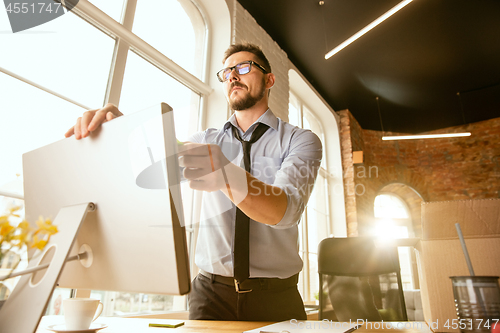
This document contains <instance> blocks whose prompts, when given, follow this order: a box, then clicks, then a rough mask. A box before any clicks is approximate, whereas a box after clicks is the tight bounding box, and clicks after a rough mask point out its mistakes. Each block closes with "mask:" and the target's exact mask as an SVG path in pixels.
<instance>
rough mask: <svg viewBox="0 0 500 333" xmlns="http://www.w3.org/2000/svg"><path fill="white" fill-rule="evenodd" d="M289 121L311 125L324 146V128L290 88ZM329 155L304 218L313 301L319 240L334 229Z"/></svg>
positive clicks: (305, 277)
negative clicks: (330, 197)
mask: <svg viewBox="0 0 500 333" xmlns="http://www.w3.org/2000/svg"><path fill="white" fill-rule="evenodd" d="M289 122H290V124H293V125H295V126H298V127H301V128H306V129H310V130H311V131H312V132H314V133H315V134H316V135H318V137H319V138H320V140H321V142H322V144H323V146H324V131H323V128H322V126H321V124H320V122H319V121H318V120H317V118H316V117H315V116H314V113H313V112H312V111H311V110H310V109H309V108H308V106H307V105H306V104H304V102H303V101H302V100H300V99H299V98H298V97H297V96H296V95H295V94H293V92H290V104H289ZM326 164H327V163H326V159H325V157H324V156H323V159H322V162H321V168H320V171H319V172H318V177H317V179H316V183H315V184H314V190H313V192H312V193H311V196H310V198H309V202H308V204H307V207H306V210H305V212H304V215H303V217H302V220H301V222H300V223H301V225H300V228H299V233H300V255H301V257H302V260H303V261H304V268H303V270H302V271H301V273H300V281H299V291H300V292H301V295H302V298H303V299H304V301H305V302H312V301H314V299H315V294H317V293H318V290H319V286H318V282H317V280H318V278H317V276H318V266H317V263H318V255H317V249H318V245H319V242H320V241H321V240H322V239H324V238H326V237H328V235H330V234H331V233H332V231H331V227H330V216H329V210H328V175H327V171H326Z"/></svg>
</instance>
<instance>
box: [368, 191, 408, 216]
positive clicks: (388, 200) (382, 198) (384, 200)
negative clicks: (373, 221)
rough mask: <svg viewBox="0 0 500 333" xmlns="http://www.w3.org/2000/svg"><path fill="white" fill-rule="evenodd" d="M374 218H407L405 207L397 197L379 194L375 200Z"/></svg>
mask: <svg viewBox="0 0 500 333" xmlns="http://www.w3.org/2000/svg"><path fill="white" fill-rule="evenodd" d="M374 209H375V212H374V213H375V217H377V218H408V217H409V214H408V210H407V208H406V205H405V204H404V203H403V201H401V199H399V198H398V197H396V196H394V195H390V194H380V195H378V196H377V197H376V198H375V206H374Z"/></svg>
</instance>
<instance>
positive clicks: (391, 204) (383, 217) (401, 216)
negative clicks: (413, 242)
mask: <svg viewBox="0 0 500 333" xmlns="http://www.w3.org/2000/svg"><path fill="white" fill-rule="evenodd" d="M374 216H375V228H374V230H373V234H374V235H375V236H376V237H379V238H386V239H390V238H409V237H415V235H414V232H413V227H412V219H411V214H410V211H409V209H408V206H407V204H406V203H405V202H404V200H403V199H401V198H400V197H399V196H397V195H396V194H393V193H381V194H379V195H377V196H376V197H375V202H374ZM398 252H399V264H400V266H401V279H402V282H403V288H404V289H413V286H414V282H413V277H414V274H413V271H412V270H413V265H412V263H411V252H410V248H408V247H399V248H398Z"/></svg>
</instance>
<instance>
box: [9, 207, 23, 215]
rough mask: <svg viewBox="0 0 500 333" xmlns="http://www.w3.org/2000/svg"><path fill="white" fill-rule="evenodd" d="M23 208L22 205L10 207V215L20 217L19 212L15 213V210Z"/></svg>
mask: <svg viewBox="0 0 500 333" xmlns="http://www.w3.org/2000/svg"><path fill="white" fill-rule="evenodd" d="M21 208H22V207H21V206H14V207H12V208H9V215H12V216H15V217H20V216H19V215H18V214H14V212H17V211H18V210H20V209H21Z"/></svg>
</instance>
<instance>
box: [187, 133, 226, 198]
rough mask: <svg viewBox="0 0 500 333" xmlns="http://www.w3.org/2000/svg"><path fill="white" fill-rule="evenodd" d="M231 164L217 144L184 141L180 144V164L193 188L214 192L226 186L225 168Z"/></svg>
mask: <svg viewBox="0 0 500 333" xmlns="http://www.w3.org/2000/svg"><path fill="white" fill-rule="evenodd" d="M229 164H231V163H230V162H229V160H228V159H227V158H226V156H224V154H223V153H222V151H221V149H220V147H219V146H217V145H208V144H199V143H184V144H183V145H180V146H179V165H180V166H181V167H184V168H185V169H184V174H183V176H184V178H185V179H187V180H188V181H189V186H190V187H191V188H192V189H195V190H199V191H207V192H213V191H218V190H221V189H225V188H226V182H227V175H226V170H225V168H226V167H227V166H228V165H229Z"/></svg>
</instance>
